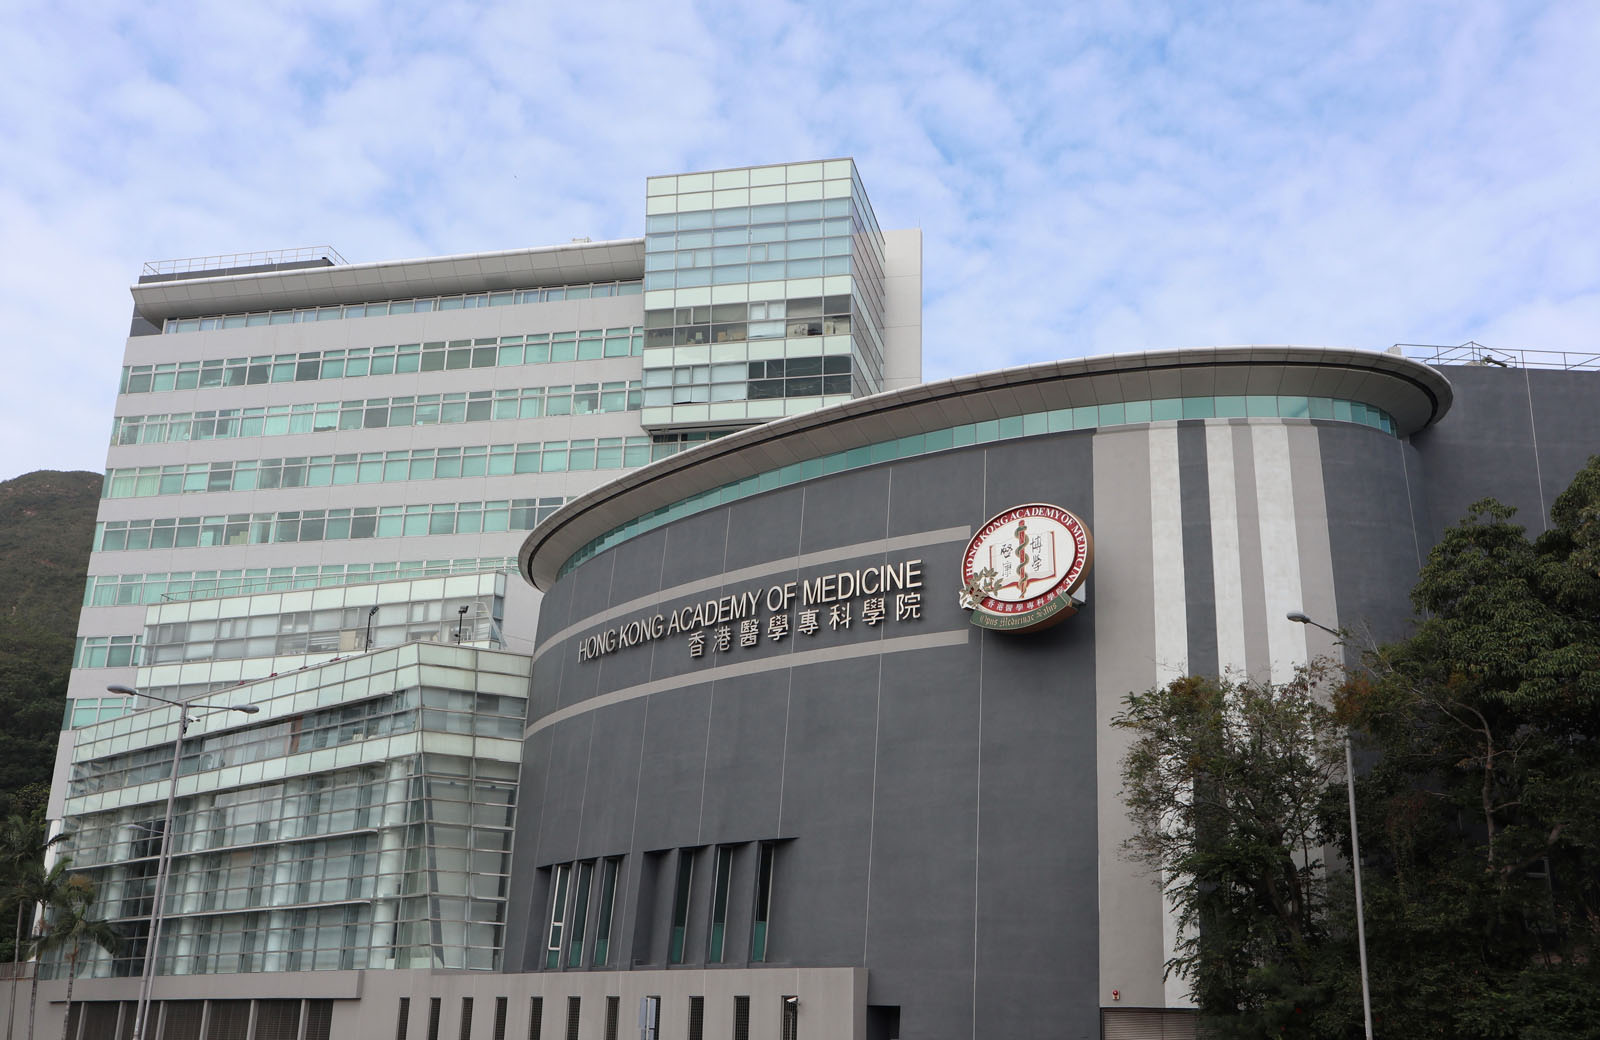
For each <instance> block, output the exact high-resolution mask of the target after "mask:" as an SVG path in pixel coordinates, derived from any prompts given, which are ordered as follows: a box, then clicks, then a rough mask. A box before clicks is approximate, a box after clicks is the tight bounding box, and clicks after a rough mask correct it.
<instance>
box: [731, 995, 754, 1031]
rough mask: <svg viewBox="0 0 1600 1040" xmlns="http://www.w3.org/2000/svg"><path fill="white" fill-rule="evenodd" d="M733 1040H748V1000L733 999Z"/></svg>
mask: <svg viewBox="0 0 1600 1040" xmlns="http://www.w3.org/2000/svg"><path fill="white" fill-rule="evenodd" d="M733 1040H750V998H749V997H734V998H733Z"/></svg>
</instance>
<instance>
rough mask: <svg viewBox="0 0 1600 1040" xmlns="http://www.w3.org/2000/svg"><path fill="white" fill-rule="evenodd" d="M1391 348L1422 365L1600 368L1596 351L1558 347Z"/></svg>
mask: <svg viewBox="0 0 1600 1040" xmlns="http://www.w3.org/2000/svg"><path fill="white" fill-rule="evenodd" d="M1391 349H1392V350H1394V351H1396V352H1398V353H1401V354H1404V355H1405V356H1406V357H1408V358H1410V359H1411V360H1412V361H1420V362H1422V363H1423V364H1425V365H1480V366H1481V365H1487V366H1491V367H1494V368H1546V369H1554V370H1557V371H1562V372H1572V371H1589V372H1593V371H1597V370H1600V353H1589V354H1582V353H1574V352H1568V351H1562V350H1508V349H1504V348H1501V347H1486V346H1484V345H1483V344H1482V343H1478V342H1475V341H1473V340H1468V341H1467V342H1465V343H1462V344H1460V345H1459V346H1454V347H1448V346H1442V345H1436V344H1431V343H1396V344H1395V345H1394V347H1393V348H1391Z"/></svg>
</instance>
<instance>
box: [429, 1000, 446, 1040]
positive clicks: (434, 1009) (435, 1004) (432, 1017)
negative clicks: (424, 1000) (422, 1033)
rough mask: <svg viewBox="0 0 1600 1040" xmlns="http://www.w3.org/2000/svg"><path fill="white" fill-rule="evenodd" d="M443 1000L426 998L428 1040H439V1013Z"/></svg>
mask: <svg viewBox="0 0 1600 1040" xmlns="http://www.w3.org/2000/svg"><path fill="white" fill-rule="evenodd" d="M442 1000H443V998H441V997H429V998H428V1040H439V1011H440V1004H441V1003H442Z"/></svg>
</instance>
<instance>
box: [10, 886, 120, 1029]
mask: <svg viewBox="0 0 1600 1040" xmlns="http://www.w3.org/2000/svg"><path fill="white" fill-rule="evenodd" d="M94 899H95V892H94V882H92V881H90V880H89V879H88V878H87V877H86V876H84V875H83V874H70V875H68V876H67V878H66V880H65V881H64V882H63V883H62V886H61V890H60V892H59V893H58V894H57V901H56V903H55V905H54V906H53V907H52V912H51V914H50V917H49V922H48V927H47V929H46V930H45V931H44V933H43V934H42V935H41V936H40V937H39V940H38V942H37V943H35V946H34V951H35V953H36V955H41V956H42V955H44V954H47V953H50V952H52V951H64V952H65V953H66V962H67V1011H66V1018H65V1019H63V1021H62V1024H61V1040H67V1024H68V1023H70V1022H71V1021H72V984H73V982H74V981H75V980H76V979H77V976H78V957H79V956H80V955H81V954H82V952H83V945H84V943H90V944H92V945H94V946H98V947H100V948H101V949H102V950H105V951H106V952H107V953H112V954H114V953H116V952H117V951H118V950H119V949H120V948H121V945H122V937H121V936H119V935H118V934H117V932H116V929H114V928H112V927H111V925H110V924H109V923H107V922H106V921H102V920H100V919H98V918H96V917H92V916H90V913H89V911H90V910H91V908H92V907H93V906H94ZM28 1037H29V1040H32V1038H33V1019H32V1016H31V1014H30V1016H29V1019H28Z"/></svg>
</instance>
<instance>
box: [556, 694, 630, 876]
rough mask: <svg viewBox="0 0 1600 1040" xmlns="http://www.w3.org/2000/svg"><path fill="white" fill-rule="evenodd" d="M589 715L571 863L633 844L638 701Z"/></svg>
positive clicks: (622, 849) (611, 854)
mask: <svg viewBox="0 0 1600 1040" xmlns="http://www.w3.org/2000/svg"><path fill="white" fill-rule="evenodd" d="M592 714H593V717H594V731H595V735H596V739H595V740H594V741H593V743H592V744H591V745H590V748H589V764H588V771H587V773H586V775H585V787H584V792H583V824H582V833H581V835H580V837H579V841H578V845H577V852H576V854H575V857H574V858H577V859H591V858H594V857H599V856H615V855H617V854H619V853H623V852H626V851H628V848H629V846H630V845H631V843H632V840H633V827H634V805H635V800H636V797H635V796H636V794H637V792H638V789H639V761H640V750H641V747H642V744H643V741H644V734H645V702H644V701H642V700H638V701H627V702H624V703H622V704H613V705H608V706H607V707H604V708H597V709H595V711H594V712H593V713H592ZM573 724H574V726H575V727H578V726H582V720H581V719H575V720H574V722H573ZM556 861H557V860H556V859H547V860H546V861H545V862H556ZM539 865H540V866H543V865H544V864H543V863H541V864H539Z"/></svg>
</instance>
